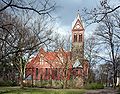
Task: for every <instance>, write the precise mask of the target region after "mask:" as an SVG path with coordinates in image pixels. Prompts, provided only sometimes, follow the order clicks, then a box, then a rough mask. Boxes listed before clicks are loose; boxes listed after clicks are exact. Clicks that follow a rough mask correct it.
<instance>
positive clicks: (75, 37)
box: [74, 34, 77, 42]
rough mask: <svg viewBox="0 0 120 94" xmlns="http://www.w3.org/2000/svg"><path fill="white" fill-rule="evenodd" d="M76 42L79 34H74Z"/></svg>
mask: <svg viewBox="0 0 120 94" xmlns="http://www.w3.org/2000/svg"><path fill="white" fill-rule="evenodd" d="M74 42H77V34H74Z"/></svg>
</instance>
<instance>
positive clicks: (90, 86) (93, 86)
mask: <svg viewBox="0 0 120 94" xmlns="http://www.w3.org/2000/svg"><path fill="white" fill-rule="evenodd" d="M84 88H85V89H93V90H96V89H103V88H104V86H103V84H100V83H90V84H87V85H86V86H85V87H84Z"/></svg>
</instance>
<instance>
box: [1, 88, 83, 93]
mask: <svg viewBox="0 0 120 94" xmlns="http://www.w3.org/2000/svg"><path fill="white" fill-rule="evenodd" d="M84 92H85V90H84V89H45V88H25V89H20V88H19V87H0V94H84Z"/></svg>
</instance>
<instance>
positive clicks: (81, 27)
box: [72, 19, 84, 30]
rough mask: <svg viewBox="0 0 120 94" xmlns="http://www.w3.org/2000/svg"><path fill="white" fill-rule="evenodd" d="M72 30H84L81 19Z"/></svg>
mask: <svg viewBox="0 0 120 94" xmlns="http://www.w3.org/2000/svg"><path fill="white" fill-rule="evenodd" d="M72 29H73V30H84V28H83V25H82V24H81V22H80V20H79V19H77V21H76V23H75V25H74V26H73V28H72Z"/></svg>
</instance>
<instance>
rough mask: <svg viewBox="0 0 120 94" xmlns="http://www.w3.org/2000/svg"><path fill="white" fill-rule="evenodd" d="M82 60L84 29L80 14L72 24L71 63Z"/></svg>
mask: <svg viewBox="0 0 120 94" xmlns="http://www.w3.org/2000/svg"><path fill="white" fill-rule="evenodd" d="M78 12H79V11H78ZM83 59H84V28H83V24H82V21H81V18H80V14H79V13H78V14H77V17H76V18H75V20H74V21H73V23H72V61H73V62H75V61H76V60H79V61H80V62H81V63H82V62H83Z"/></svg>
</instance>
